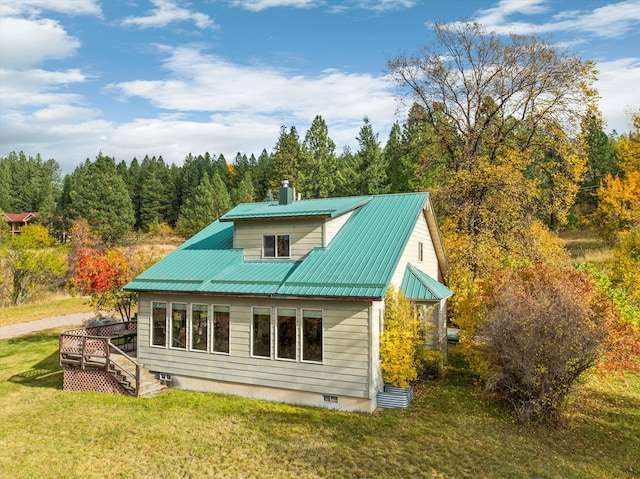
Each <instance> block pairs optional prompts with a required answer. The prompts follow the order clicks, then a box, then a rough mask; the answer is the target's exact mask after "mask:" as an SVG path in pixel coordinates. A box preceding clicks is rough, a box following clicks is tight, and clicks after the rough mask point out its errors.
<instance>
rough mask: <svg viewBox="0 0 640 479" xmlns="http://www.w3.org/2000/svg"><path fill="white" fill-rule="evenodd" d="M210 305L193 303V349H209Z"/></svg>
mask: <svg viewBox="0 0 640 479" xmlns="http://www.w3.org/2000/svg"><path fill="white" fill-rule="evenodd" d="M208 323H209V307H208V306H207V305H206V304H193V305H191V349H194V350H196V351H206V350H207V338H208V336H209V334H208V326H209V324H208Z"/></svg>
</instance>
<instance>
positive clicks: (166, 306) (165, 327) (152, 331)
mask: <svg viewBox="0 0 640 479" xmlns="http://www.w3.org/2000/svg"><path fill="white" fill-rule="evenodd" d="M153 303H164V306H165V310H164V346H160V345H159V344H153V334H154V328H153ZM150 306H151V307H150V308H149V309H150V311H149V312H150V314H149V331H151V334H149V347H151V348H160V349H167V339H168V334H167V332H168V329H167V327H168V322H169V315H168V314H167V313H168V312H169V309H168V302H167V301H153V300H151V304H150Z"/></svg>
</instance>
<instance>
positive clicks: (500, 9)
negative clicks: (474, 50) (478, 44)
mask: <svg viewBox="0 0 640 479" xmlns="http://www.w3.org/2000/svg"><path fill="white" fill-rule="evenodd" d="M550 3H551V2H549V1H548V0H501V1H500V2H499V3H498V4H497V5H496V6H495V7H493V8H489V9H485V10H480V11H478V15H477V16H476V17H475V20H476V21H477V22H479V23H481V24H482V25H483V26H484V27H485V28H486V29H487V30H488V31H494V32H496V33H498V34H509V33H517V34H523V35H528V34H537V35H541V34H547V33H553V32H574V33H576V32H582V33H587V34H589V35H593V36H595V37H601V38H622V37H624V35H625V34H626V33H627V32H629V31H632V30H633V29H635V28H637V27H638V24H639V23H640V0H625V1H621V2H617V3H611V4H609V5H604V6H602V7H598V8H595V9H593V10H563V11H560V12H559V13H556V14H555V15H553V16H552V17H550V18H551V20H549V21H547V22H544V23H536V22H524V21H511V20H510V17H512V16H513V15H536V14H541V13H547V12H548V11H549V10H550V8H549V7H548V5H549V4H550ZM555 5H562V6H564V5H566V4H564V3H556V4H555Z"/></svg>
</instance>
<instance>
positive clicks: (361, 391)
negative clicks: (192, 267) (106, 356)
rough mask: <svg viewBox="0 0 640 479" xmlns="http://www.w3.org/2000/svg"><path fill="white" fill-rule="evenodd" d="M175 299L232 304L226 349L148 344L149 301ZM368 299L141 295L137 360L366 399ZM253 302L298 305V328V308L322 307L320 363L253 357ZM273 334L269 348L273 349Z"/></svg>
mask: <svg viewBox="0 0 640 479" xmlns="http://www.w3.org/2000/svg"><path fill="white" fill-rule="evenodd" d="M165 300H166V301H174V302H187V303H199V304H203V303H204V304H210V305H214V304H217V305H229V306H230V312H231V313H230V321H231V323H230V348H229V349H230V352H229V354H228V355H226V354H216V353H209V352H206V353H205V352H201V351H186V350H176V349H166V348H158V347H151V346H150V337H149V334H150V327H149V324H150V314H149V308H150V307H149V305H150V302H151V301H165ZM370 304H371V303H368V302H350V301H344V302H341V301H312V300H306V301H302V300H275V299H266V298H265V299H260V298H252V299H244V298H226V297H222V298H215V297H206V296H196V295H193V296H187V295H171V296H160V295H151V294H144V293H142V294H140V315H139V319H138V324H139V326H138V331H139V333H138V358H139V359H140V361H141V362H142V363H143V364H145V366H146V367H147V368H149V369H150V370H152V371H157V372H163V373H169V374H174V375H184V376H190V377H196V378H201V379H209V380H217V381H228V382H236V383H242V384H247V385H251V386H269V387H274V388H284V389H290V390H298V391H308V392H316V393H320V394H334V395H345V396H353V397H359V398H369V397H370V394H371V393H370V389H371V388H370V386H371V384H370V383H371V377H372V375H371V370H372V364H373V363H372V360H371V352H370V348H369V341H370V339H371V337H372V333H371V330H370V327H369V325H370V321H369V306H370ZM252 306H256V307H271V308H273V309H272V315H273V314H275V308H278V307H280V308H296V309H297V322H298V326H300V323H301V311H302V309H305V308H306V309H322V310H323V362H322V364H316V363H305V362H301V361H300V337H299V336H298V348H297V351H298V359H297V360H296V361H286V360H276V359H264V358H256V357H252V356H251V349H250V343H251V310H252ZM274 341H275V337H274V335H273V334H272V351H273V350H274V349H275V345H274Z"/></svg>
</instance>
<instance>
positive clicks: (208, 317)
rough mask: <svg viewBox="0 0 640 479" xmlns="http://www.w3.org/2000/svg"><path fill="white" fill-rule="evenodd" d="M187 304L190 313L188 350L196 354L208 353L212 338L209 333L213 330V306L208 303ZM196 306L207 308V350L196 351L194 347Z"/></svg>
mask: <svg viewBox="0 0 640 479" xmlns="http://www.w3.org/2000/svg"><path fill="white" fill-rule="evenodd" d="M187 304H188V308H187V311H188V312H189V314H188V315H187V344H188V346H189V347H188V348H187V350H189V351H193V352H194V353H208V352H209V341H210V336H211V335H210V334H209V331H210V330H211V326H212V320H211V319H212V318H211V305H210V304H206V303H187ZM194 306H206V307H207V347H206V348H205V349H195V348H194V347H193V307H194ZM174 349H180V348H174Z"/></svg>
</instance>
